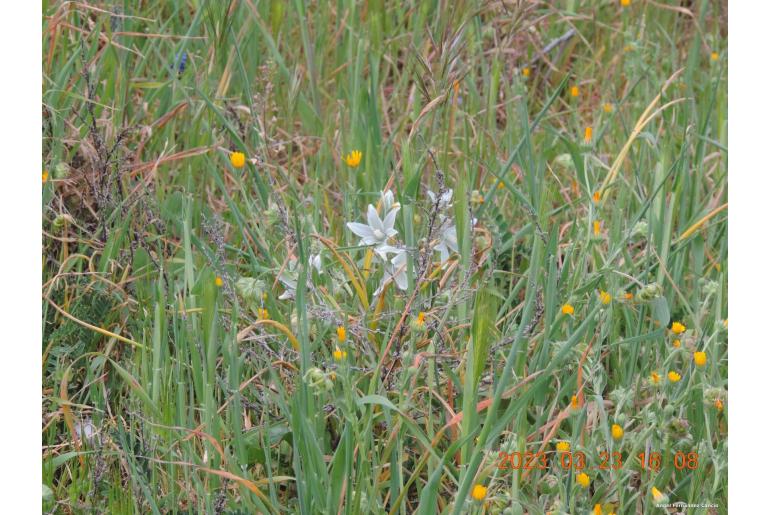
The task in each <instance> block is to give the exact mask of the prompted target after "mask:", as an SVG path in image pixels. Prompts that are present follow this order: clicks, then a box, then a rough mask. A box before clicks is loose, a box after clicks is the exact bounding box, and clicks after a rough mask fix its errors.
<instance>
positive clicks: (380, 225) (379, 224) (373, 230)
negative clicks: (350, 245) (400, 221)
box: [347, 204, 399, 259]
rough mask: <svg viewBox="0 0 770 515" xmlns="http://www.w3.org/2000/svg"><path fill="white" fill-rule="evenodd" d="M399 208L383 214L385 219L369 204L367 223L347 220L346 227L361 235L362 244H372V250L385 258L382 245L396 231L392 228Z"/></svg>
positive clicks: (384, 244)
mask: <svg viewBox="0 0 770 515" xmlns="http://www.w3.org/2000/svg"><path fill="white" fill-rule="evenodd" d="M398 210H399V208H397V207H396V208H393V209H391V210H390V211H388V214H386V215H385V219H384V220H383V219H380V216H379V215H378V214H377V210H376V209H375V208H374V206H373V205H371V204H369V209H368V211H367V213H366V218H367V221H368V222H369V224H368V225H367V224H360V223H358V222H348V224H347V226H348V229H350V230H351V231H353V233H354V234H355V235H356V236H360V237H361V244H362V245H374V247H375V248H374V251H375V252H377V254H379V255H380V256H381V257H382V258H383V259H386V256H385V254H384V252H383V251H382V247H384V246H386V245H387V242H388V239H389V238H392V237H393V236H395V235H396V234H398V231H397V230H396V229H394V226H395V225H396V214H398Z"/></svg>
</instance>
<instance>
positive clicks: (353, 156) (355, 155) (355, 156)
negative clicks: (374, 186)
mask: <svg viewBox="0 0 770 515" xmlns="http://www.w3.org/2000/svg"><path fill="white" fill-rule="evenodd" d="M362 156H363V154H362V153H361V151H360V150H354V151H352V152H351V153H350V154H348V155H346V156H345V163H346V164H347V165H348V166H349V167H351V168H356V167H357V166H358V165H360V164H361V157H362Z"/></svg>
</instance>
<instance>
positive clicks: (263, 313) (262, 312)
mask: <svg viewBox="0 0 770 515" xmlns="http://www.w3.org/2000/svg"><path fill="white" fill-rule="evenodd" d="M257 317H259V319H260V320H270V314H269V313H268V312H267V309H265V308H259V309H257Z"/></svg>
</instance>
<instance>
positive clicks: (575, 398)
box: [569, 395, 580, 409]
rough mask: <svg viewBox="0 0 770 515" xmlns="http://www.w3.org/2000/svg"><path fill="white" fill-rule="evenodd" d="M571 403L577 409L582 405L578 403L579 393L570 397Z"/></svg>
mask: <svg viewBox="0 0 770 515" xmlns="http://www.w3.org/2000/svg"><path fill="white" fill-rule="evenodd" d="M569 403H570V405H571V406H572V407H573V408H576V409H577V408H579V407H580V406H579V405H578V398H577V395H573V396H572V399H570V402H569Z"/></svg>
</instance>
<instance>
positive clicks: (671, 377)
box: [668, 370, 682, 383]
mask: <svg viewBox="0 0 770 515" xmlns="http://www.w3.org/2000/svg"><path fill="white" fill-rule="evenodd" d="M680 379H682V376H681V375H679V374H678V373H676V372H674V371H673V370H671V371H670V372H669V373H668V380H669V381H671V382H672V383H676V382H678V381H679V380H680Z"/></svg>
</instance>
